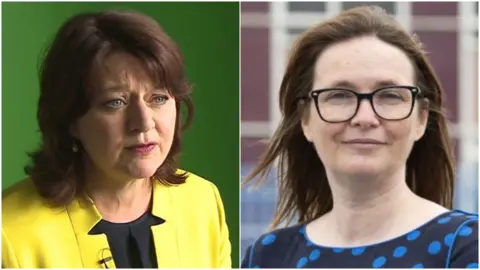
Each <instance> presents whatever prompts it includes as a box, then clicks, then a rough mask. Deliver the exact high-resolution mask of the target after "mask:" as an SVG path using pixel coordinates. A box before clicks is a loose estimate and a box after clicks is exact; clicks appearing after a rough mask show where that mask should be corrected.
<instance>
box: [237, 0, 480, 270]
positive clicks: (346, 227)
mask: <svg viewBox="0 0 480 270" xmlns="http://www.w3.org/2000/svg"><path fill="white" fill-rule="evenodd" d="M442 94H443V90H442V87H441V85H440V81H439V80H438V78H437V77H436V76H435V74H434V71H433V69H432V67H431V65H430V64H429V62H428V61H427V58H426V56H425V52H424V50H423V49H422V45H421V43H420V42H419V41H418V40H417V39H416V38H415V37H414V36H411V35H409V34H408V33H407V32H406V31H405V30H403V29H402V28H401V26H400V25H399V24H398V23H397V22H395V21H394V20H393V19H392V18H391V17H389V16H388V15H387V14H386V13H385V12H384V11H383V10H381V9H379V8H376V7H360V8H355V9H351V10H348V11H345V12H343V13H341V14H340V15H338V16H337V17H335V18H333V19H330V20H327V21H325V22H323V23H321V24H318V25H315V26H313V27H311V28H310V29H309V30H307V31H306V32H305V33H303V35H302V36H301V37H300V38H299V40H298V41H297V43H296V44H295V46H294V48H293V50H292V52H291V56H290V59H289V62H288V64H287V67H286V71H285V74H284V77H283V81H282V83H281V87H280V109H281V111H282V115H283V118H282V120H281V123H280V125H279V127H278V129H277V130H276V132H275V134H274V136H273V137H272V138H271V141H270V144H269V146H268V148H267V150H266V152H265V154H264V155H263V157H262V160H261V162H260V163H259V164H258V166H257V167H256V168H255V169H254V170H253V172H252V174H251V175H250V176H249V177H248V178H247V179H246V183H250V182H252V181H254V177H256V176H260V178H255V179H260V181H265V176H266V175H267V173H268V171H269V170H271V169H272V168H274V166H278V167H277V169H278V186H279V194H278V203H277V208H276V213H275V218H274V220H273V222H272V224H271V230H270V232H268V233H265V234H264V235H262V236H261V237H259V238H258V240H256V241H255V243H254V244H253V245H251V246H250V247H249V248H248V250H247V254H246V256H245V258H244V260H243V263H242V267H245V268H247V267H248V268H254V267H261V268H283V267H286V268H295V267H296V268H303V267H312V268H380V267H388V268H412V267H414V268H423V267H428V268H443V267H455V268H466V267H467V268H478V216H477V215H474V214H471V213H466V212H462V211H460V210H451V207H452V194H453V181H454V164H453V154H452V145H451V144H450V137H449V135H448V129H447V121H446V119H445V116H444V114H443V111H444V107H443V106H444V100H443V96H442ZM292 220H298V222H297V224H295V225H292V226H288V227H285V228H277V227H278V226H279V225H288V224H289V223H290V222H291V221H292Z"/></svg>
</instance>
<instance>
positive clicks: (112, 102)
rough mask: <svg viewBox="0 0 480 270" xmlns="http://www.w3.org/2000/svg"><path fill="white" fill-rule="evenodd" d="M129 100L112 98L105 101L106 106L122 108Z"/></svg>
mask: <svg viewBox="0 0 480 270" xmlns="http://www.w3.org/2000/svg"><path fill="white" fill-rule="evenodd" d="M126 104H127V102H126V101H125V100H123V99H112V100H109V101H107V102H105V106H106V107H108V108H109V109H120V108H122V107H123V106H125V105H126Z"/></svg>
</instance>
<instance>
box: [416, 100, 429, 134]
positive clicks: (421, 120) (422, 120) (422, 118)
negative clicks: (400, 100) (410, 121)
mask: <svg viewBox="0 0 480 270" xmlns="http://www.w3.org/2000/svg"><path fill="white" fill-rule="evenodd" d="M418 104H419V105H420V106H419V108H420V110H419V113H418V122H417V126H416V128H415V141H418V140H420V139H421V138H422V137H423V135H425V131H426V129H427V124H428V116H429V114H430V111H429V109H428V108H429V105H430V102H429V100H428V99H426V98H425V99H423V100H421V101H420V102H419V103H418Z"/></svg>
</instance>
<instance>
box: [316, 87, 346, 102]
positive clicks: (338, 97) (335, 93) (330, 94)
mask: <svg viewBox="0 0 480 270" xmlns="http://www.w3.org/2000/svg"><path fill="white" fill-rule="evenodd" d="M352 98H355V95H354V94H352V93H351V92H349V91H346V90H330V91H325V92H323V93H322V94H321V95H320V100H321V101H324V102H339V101H348V100H350V99H352Z"/></svg>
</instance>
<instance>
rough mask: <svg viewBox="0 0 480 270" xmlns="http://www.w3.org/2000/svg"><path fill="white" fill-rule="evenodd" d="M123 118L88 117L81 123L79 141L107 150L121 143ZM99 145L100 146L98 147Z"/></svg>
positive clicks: (81, 120)
mask: <svg viewBox="0 0 480 270" xmlns="http://www.w3.org/2000/svg"><path fill="white" fill-rule="evenodd" d="M123 123H124V122H123V119H122V117H120V116H118V115H116V116H112V117H105V116H103V117H98V116H96V115H93V114H91V115H86V116H85V117H83V118H82V119H80V121H79V125H78V127H79V135H80V136H79V137H80V138H79V139H80V141H82V142H83V143H84V144H88V145H95V146H96V147H100V148H105V147H108V146H110V145H111V144H112V143H114V144H116V143H117V141H121V139H122V134H123V130H124V124H123ZM97 145H98V146H97Z"/></svg>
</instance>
